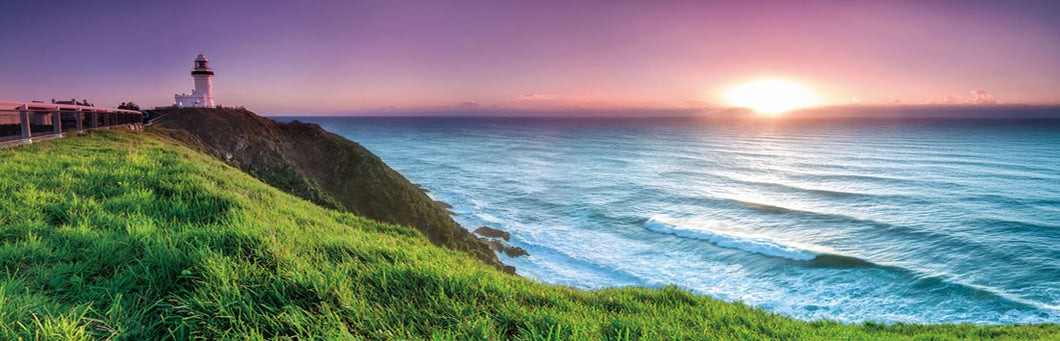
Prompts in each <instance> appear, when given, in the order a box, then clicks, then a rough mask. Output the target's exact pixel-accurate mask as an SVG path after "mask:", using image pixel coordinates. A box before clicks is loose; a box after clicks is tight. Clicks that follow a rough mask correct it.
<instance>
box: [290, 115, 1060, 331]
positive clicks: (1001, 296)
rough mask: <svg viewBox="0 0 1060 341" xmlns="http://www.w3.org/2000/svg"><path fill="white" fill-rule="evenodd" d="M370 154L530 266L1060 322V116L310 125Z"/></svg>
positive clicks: (905, 313) (829, 306)
mask: <svg viewBox="0 0 1060 341" xmlns="http://www.w3.org/2000/svg"><path fill="white" fill-rule="evenodd" d="M299 119H301V120H303V121H310V122H316V123H320V124H321V125H322V126H323V127H324V128H325V129H327V130H329V131H332V132H334V133H336V134H339V135H342V136H344V137H346V138H349V139H351V140H353V141H356V142H359V143H361V144H362V145H363V146H365V147H366V148H368V149H369V150H370V151H372V152H373V153H375V154H376V155H378V156H379V157H381V158H382V159H383V161H385V162H386V163H387V164H389V165H390V166H391V167H393V168H394V169H396V170H397V171H398V172H400V173H401V174H403V175H404V176H405V177H407V178H408V179H409V180H411V181H412V182H415V183H418V184H420V185H422V186H423V187H424V188H426V189H428V190H429V191H430V192H429V195H430V196H432V197H433V198H435V199H437V200H441V201H444V202H446V203H448V204H450V205H452V206H453V209H452V210H453V211H454V212H455V213H456V214H457V215H456V216H454V219H456V221H457V222H459V223H461V224H462V225H463V226H465V227H466V228H468V229H470V230H473V229H475V228H477V227H479V226H489V227H492V228H496V229H500V230H504V231H507V232H509V233H510V234H511V241H510V244H512V245H514V246H518V247H522V248H524V249H526V250H527V251H528V252H529V253H530V256H528V257H517V258H510V257H507V256H504V255H499V257H500V259H501V260H502V261H503V262H505V263H507V264H509V265H513V266H515V267H516V268H517V269H518V274H519V275H522V276H525V277H528V278H531V279H534V280H537V281H541V282H545V283H552V284H559V285H566V286H571V287H576V288H583V289H596V288H604V287H620V286H644V287H659V286H664V285H670V284H673V285H677V286H679V287H681V288H684V289H688V290H691V291H693V292H695V293H698V294H703V295H707V296H710V297H714V298H717V299H721V300H725V301H741V302H744V303H746V304H749V305H752V306H755V307H761V308H764V309H767V310H770V311H773V312H776V313H780V314H783V315H787V316H791V317H794V318H798V319H804V320H814V319H833V320H837V321H842V322H862V321H877V322H885V323H892V322H907V323H941V322H957V323H960V322H968V323H976V324H1008V323H1039V322H1053V323H1057V322H1060V121H1051V120H944V119H943V120H886V119H876V120H872V119H861V120H852V119H841V120H824V119H819V120H784V119H776V120H769V119H756V120H702V119H698V120H697V119H603V118H593V119H585V118H582V119H572V118H567V119H563V118H422V117H420V118H412V117H402V118H363V117H362V118H356V117H345V118H322V117H317V118H308V119H307V118H299Z"/></svg>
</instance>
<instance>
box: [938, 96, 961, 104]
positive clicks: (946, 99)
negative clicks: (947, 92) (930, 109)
mask: <svg viewBox="0 0 1060 341" xmlns="http://www.w3.org/2000/svg"><path fill="white" fill-rule="evenodd" d="M960 102H961V97H960V96H946V97H943V98H942V103H945V104H957V103H960Z"/></svg>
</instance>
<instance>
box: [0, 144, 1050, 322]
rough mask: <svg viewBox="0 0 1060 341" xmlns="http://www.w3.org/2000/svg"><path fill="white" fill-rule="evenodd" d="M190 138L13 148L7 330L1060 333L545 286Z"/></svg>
mask: <svg viewBox="0 0 1060 341" xmlns="http://www.w3.org/2000/svg"><path fill="white" fill-rule="evenodd" d="M163 126H164V125H163ZM168 129H177V128H174V127H173V126H170V128H168ZM181 134H186V132H181V131H175V130H170V131H166V130H163V129H160V130H155V131H151V130H149V131H147V132H132V131H123V130H111V131H96V132H91V133H88V134H85V135H79V136H72V137H69V138H65V139H61V140H53V141H46V142H43V143H36V144H32V145H26V146H20V147H17V148H9V149H2V150H0V339H4V340H16V339H24V340H46V339H54V340H95V339H102V340H107V339H109V340H163V339H174V340H186V339H206V340H217V339H238V340H263V339H280V340H296V339H297V340H325V339H326V340H334V339H376V340H401V339H491V340H506V339H512V340H635V339H644V340H685V339H693V340H821V339H844V340H877V339H878V340H965V339H973V340H975V339H1002V340H1017V339H1020V340H1023V339H1060V326H1058V325H1055V324H1043V325H1003V326H975V325H968V324H964V325H909V324H895V325H885V324H877V323H871V322H870V323H864V324H860V325H846V324H840V323H836V322H831V321H813V322H806V321H798V320H793V319H790V318H787V317H783V316H779V315H775V314H772V313H769V312H767V311H763V310H761V309H755V308H753V307H748V306H746V305H744V304H742V303H739V302H722V301H717V300H714V299H711V298H709V297H705V296H700V295H695V294H692V293H690V292H688V291H684V290H682V289H679V288H677V287H673V286H667V287H662V288H613V289H605V290H597V291H581V290H575V289H571V288H566V287H561V286H552V285H547V284H542V283H538V282H534V281H531V280H528V279H524V278H520V277H518V276H513V275H510V274H506V273H504V272H503V271H500V270H498V269H497V268H496V267H495V266H493V265H490V264H487V262H484V261H483V260H482V259H481V257H477V256H475V255H472V254H470V253H468V252H465V251H461V250H458V249H454V248H450V247H441V246H439V243H437V242H434V243H432V241H433V240H431V238H430V237H429V236H427V235H425V233H423V232H422V231H421V230H422V229H421V228H415V227H406V226H402V225H396V224H390V223H384V222H379V221H376V220H371V219H367V218H365V217H363V216H361V215H359V214H357V213H355V212H358V211H355V210H348V209H345V207H344V206H343V205H342V204H341V203H338V202H337V199H335V198H334V197H332V199H335V202H333V203H332V204H330V205H329V204H327V203H328V202H332V200H331V199H317V200H306V199H303V197H307V196H308V197H310V198H311V199H312V196H311V195H309V194H306V193H299V194H301V195H299V196H296V195H292V194H289V193H287V192H285V191H281V190H280V189H277V187H280V188H283V186H275V187H274V186H270V185H269V183H273V181H264V182H263V181H261V180H259V178H260V177H261V176H263V175H264V174H258V175H257V177H255V176H251V174H248V173H253V172H246V173H244V171H245V170H246V169H245V168H244V169H243V170H244V171H241V170H240V168H237V167H234V166H233V165H232V163H231V162H229V163H225V162H223V161H222V160H224V159H225V158H224V157H223V156H222V157H221V158H220V160H219V159H218V158H216V157H215V156H217V154H216V153H214V154H213V155H214V156H211V155H210V154H207V153H203V151H206V152H209V151H211V149H210V147H209V146H207V145H206V144H201V143H200V144H198V145H196V144H193V143H190V142H187V144H185V142H180V141H178V140H176V139H174V138H173V137H172V136H177V135H181ZM184 140H185V141H193V140H191V139H184ZM199 140H200V141H201V139H199ZM235 157H236V156H233V158H235ZM292 167H294V166H292ZM298 171H302V170H295V172H296V173H297V172H298ZM281 179H288V175H284V177H282V178H281ZM279 182H281V183H282V182H283V181H279ZM402 186H403V185H402ZM292 188H293V187H292ZM292 188H285V189H286V190H291V189H292ZM321 202H323V203H324V204H321ZM447 218H448V217H447ZM443 246H444V245H443Z"/></svg>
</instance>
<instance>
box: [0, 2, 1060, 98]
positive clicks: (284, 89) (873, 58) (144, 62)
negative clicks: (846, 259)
mask: <svg viewBox="0 0 1060 341" xmlns="http://www.w3.org/2000/svg"><path fill="white" fill-rule="evenodd" d="M0 13H3V19H2V20H0V46H4V49H3V50H4V51H3V53H0V66H2V70H3V76H2V77H0V100H13V101H28V100H44V101H47V100H49V99H51V98H65V99H69V98H71V97H77V98H88V99H89V100H91V101H93V102H95V103H96V104H97V105H104V106H113V105H117V104H118V102H121V101H128V100H132V101H135V102H137V103H140V104H142V105H147V106H154V105H168V104H171V103H172V101H173V94H174V93H178V92H190V88H191V87H192V79H191V76H190V75H189V74H188V73H189V71H190V68H191V65H192V60H193V59H194V57H195V55H196V54H198V53H200V52H203V53H205V54H206V55H207V57H209V58H210V61H211V66H212V67H213V69H214V71H215V72H216V73H217V75H216V77H215V78H214V92H215V96H216V101H217V103H219V104H222V105H236V106H238V105H245V106H247V107H248V108H250V109H254V110H257V111H258V112H260V113H266V114H287V113H306V114H312V113H343V112H364V111H377V110H379V109H382V108H389V107H396V108H399V109H405V110H417V109H416V108H428V107H442V106H447V107H454V106H457V105H458V104H460V103H463V102H474V103H475V104H478V105H480V106H481V107H490V106H494V105H497V106H498V107H500V108H506V109H509V108H531V109H550V108H552V109H555V108H685V107H694V106H703V105H707V104H724V102H723V101H722V97H721V93H722V92H723V91H724V90H725V89H727V88H730V87H732V86H734V85H737V84H740V83H742V82H745V81H750V80H755V79H759V78H776V77H779V78H784V79H789V80H792V81H796V82H798V83H801V84H803V85H805V86H807V87H810V88H812V89H814V90H815V91H817V92H818V93H819V95H820V97H821V100H822V101H823V102H824V104H846V103H849V102H850V99H851V97H852V96H857V97H858V98H860V99H861V102H862V103H888V102H890V101H892V100H893V99H900V100H901V101H902V102H903V103H924V102H925V101H929V100H931V101H935V102H943V100H944V98H945V97H946V96H956V97H958V98H959V99H958V101H960V102H967V101H970V100H972V98H973V96H972V94H971V93H970V92H971V91H972V90H973V89H982V90H985V91H986V92H988V93H989V94H991V95H993V96H995V97H996V98H997V99H999V100H1001V101H1003V102H1006V103H1035V104H1038V103H1050V104H1055V103H1060V19H1058V18H1060V1H1041V2H1031V1H910V2H900V1H815V2H809V1H786V2H757V1H740V2H737V1H719V2H709V1H697V2H691V1H689V2H683V1H675V2H670V1H635V2H621V1H601V2H593V1H473V2H472V1H468V2H465V1H372V2H355V1H334V2H333V3H331V4H324V2H322V1H304V2H302V1H289V2H283V3H275V2H271V1H247V2H234V1H179V2H176V1H167V2H158V1H124V2H107V1H99V2H97V1H47V0H36V1H21V0H5V1H3V2H0ZM468 106H473V105H471V104H468Z"/></svg>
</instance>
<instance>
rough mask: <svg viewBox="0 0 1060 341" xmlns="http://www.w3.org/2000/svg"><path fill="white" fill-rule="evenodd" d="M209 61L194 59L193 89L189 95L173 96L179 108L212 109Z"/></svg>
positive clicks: (200, 56)
mask: <svg viewBox="0 0 1060 341" xmlns="http://www.w3.org/2000/svg"><path fill="white" fill-rule="evenodd" d="M209 63H210V61H209V60H208V59H206V56H203V55H201V54H200V55H199V56H198V57H196V58H195V68H194V69H191V78H195V89H194V90H192V91H191V94H190V95H189V94H179V95H173V99H174V100H175V101H176V102H177V107H180V108H203V107H206V108H211V107H213V106H214V105H213V71H211V70H210V65H209Z"/></svg>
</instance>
